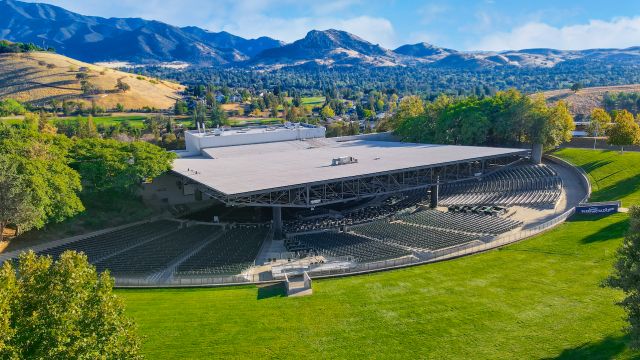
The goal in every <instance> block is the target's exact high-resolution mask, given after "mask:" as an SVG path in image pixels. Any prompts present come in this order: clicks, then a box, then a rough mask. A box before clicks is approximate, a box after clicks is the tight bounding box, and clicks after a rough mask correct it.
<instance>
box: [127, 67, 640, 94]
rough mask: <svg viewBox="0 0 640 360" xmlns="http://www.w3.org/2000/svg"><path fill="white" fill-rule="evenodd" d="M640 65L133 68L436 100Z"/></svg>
mask: <svg viewBox="0 0 640 360" xmlns="http://www.w3.org/2000/svg"><path fill="white" fill-rule="evenodd" d="M638 69H639V66H638V65H637V64H634V63H633V61H628V62H618V63H616V64H610V63H606V62H604V61H598V60H593V59H592V60H589V61H586V60H570V61H565V62H563V63H560V64H558V65H556V66H554V67H552V68H529V67H514V66H499V67H493V68H481V69H474V68H467V69H465V68H462V69H461V68H448V67H433V66H412V67H384V68H363V67H350V68H335V69H333V68H323V67H317V68H304V67H292V68H282V69H279V70H273V71H261V70H251V69H243V68H223V67H208V68H195V67H194V68H189V69H187V70H180V71H176V70H172V69H167V68H161V67H147V68H144V69H139V68H138V69H131V70H132V71H137V72H140V73H144V74H146V75H150V76H154V77H163V78H169V79H173V80H176V81H179V82H181V83H184V84H190V85H198V84H213V85H216V86H224V87H230V88H244V89H253V90H257V91H259V90H265V89H274V88H278V89H280V90H281V91H291V90H296V91H298V92H300V93H302V94H304V95H312V94H314V93H318V92H322V91H324V90H325V89H329V88H337V89H349V90H350V91H356V92H357V91H360V92H364V91H367V90H371V89H378V90H382V89H393V90H394V91H397V92H398V94H400V95H416V94H417V95H420V96H423V97H426V98H429V99H433V98H435V97H437V96H438V95H440V94H443V93H444V94H448V95H452V96H461V95H465V96H471V95H475V96H484V95H493V94H494V93H496V92H497V91H499V90H507V89H510V88H516V89H518V90H520V91H523V92H526V93H533V92H538V91H543V90H551V89H563V88H570V87H571V86H572V85H573V84H576V83H577V84H580V85H581V86H584V87H589V86H610V85H623V84H632V83H638V82H640V71H638Z"/></svg>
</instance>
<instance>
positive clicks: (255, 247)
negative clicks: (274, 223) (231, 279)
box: [176, 225, 269, 275]
mask: <svg viewBox="0 0 640 360" xmlns="http://www.w3.org/2000/svg"><path fill="white" fill-rule="evenodd" d="M268 232H269V228H267V227H264V226H259V225H246V226H238V227H236V228H234V229H231V230H229V231H227V232H225V233H224V234H223V235H222V236H220V237H217V238H215V239H213V240H212V241H211V242H210V243H209V244H207V245H205V246H204V247H203V248H202V249H200V250H199V251H198V252H197V253H195V254H193V255H191V256H190V257H189V258H188V259H186V260H185V261H184V262H182V263H181V264H180V265H179V266H178V268H177V271H176V274H178V275H213V274H215V275H220V274H224V275H227V274H239V273H241V272H242V271H243V270H245V269H246V268H247V267H249V266H251V265H252V264H253V261H254V260H255V258H256V257H257V256H258V251H259V250H260V247H261V246H262V242H263V241H264V239H265V237H266V236H267V233H268Z"/></svg>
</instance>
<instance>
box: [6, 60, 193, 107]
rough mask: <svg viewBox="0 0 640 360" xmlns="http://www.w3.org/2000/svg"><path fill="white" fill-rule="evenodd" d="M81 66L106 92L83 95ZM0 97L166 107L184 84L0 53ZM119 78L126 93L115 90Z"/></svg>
mask: <svg viewBox="0 0 640 360" xmlns="http://www.w3.org/2000/svg"><path fill="white" fill-rule="evenodd" d="M81 68H87V69H89V72H88V81H89V82H91V83H92V84H94V85H96V86H97V87H98V88H100V89H104V90H108V91H112V92H110V93H106V94H99V95H93V96H90V97H87V96H84V95H83V94H82V91H81V87H80V81H79V80H78V79H77V78H76V75H77V74H78V72H79V70H80V69H81ZM0 69H2V71H1V72H0V98H7V97H10V98H15V99H17V100H19V101H22V102H32V103H35V104H44V103H47V102H48V101H50V100H52V99H57V100H62V99H68V100H78V101H83V102H86V103H87V104H90V103H91V101H92V100H95V101H96V103H97V104H98V105H100V106H104V107H105V108H107V109H112V108H114V107H115V106H116V104H118V103H120V104H122V105H124V107H125V108H126V109H141V108H143V107H145V106H148V107H153V108H157V109H166V108H169V107H171V106H172V105H173V104H174V103H175V99H176V98H178V97H179V96H178V94H177V93H178V91H181V90H183V86H181V85H178V84H175V83H172V82H169V81H159V80H155V79H151V78H147V77H144V76H138V75H135V74H130V73H125V72H122V71H118V70H113V69H108V68H104V67H99V66H95V65H91V64H87V63H83V62H81V61H77V60H74V59H71V58H68V57H65V56H62V55H58V54H53V53H47V52H30V53H20V54H0ZM118 79H120V80H121V81H122V82H124V83H126V84H128V85H130V86H131V89H130V90H129V91H126V92H124V93H123V92H115V91H113V90H114V89H115V86H116V83H117V81H118Z"/></svg>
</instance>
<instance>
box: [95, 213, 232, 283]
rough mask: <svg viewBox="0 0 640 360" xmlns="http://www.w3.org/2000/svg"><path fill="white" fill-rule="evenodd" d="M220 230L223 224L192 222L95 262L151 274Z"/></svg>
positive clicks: (124, 272) (125, 273)
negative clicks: (195, 223)
mask: <svg viewBox="0 0 640 360" xmlns="http://www.w3.org/2000/svg"><path fill="white" fill-rule="evenodd" d="M217 231H221V228H220V227H217V226H207V225H196V226H191V227H188V228H186V229H183V230H180V231H177V232H172V233H170V234H167V235H164V236H161V237H159V238H157V239H154V240H152V241H149V242H146V243H144V244H141V245H140V246H136V247H134V248H131V249H129V250H127V251H125V252H123V253H120V254H118V255H117V256H112V257H110V258H107V259H105V260H103V261H99V262H98V263H96V264H95V265H96V268H97V269H98V270H99V271H103V270H106V269H109V270H111V273H112V274H114V275H121V276H141V275H151V274H153V273H155V272H158V271H160V270H163V269H165V268H166V267H167V266H168V265H169V264H170V263H171V262H172V261H174V260H176V259H179V258H180V257H181V256H184V255H186V253H187V252H188V251H189V250H191V249H193V248H195V247H196V246H197V245H198V244H202V243H204V242H205V241H206V240H208V239H209V238H210V237H211V236H214V233H215V232H217Z"/></svg>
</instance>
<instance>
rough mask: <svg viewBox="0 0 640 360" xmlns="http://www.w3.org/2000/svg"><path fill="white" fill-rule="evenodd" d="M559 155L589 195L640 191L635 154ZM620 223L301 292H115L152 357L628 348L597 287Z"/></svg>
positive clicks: (595, 221)
mask: <svg viewBox="0 0 640 360" xmlns="http://www.w3.org/2000/svg"><path fill="white" fill-rule="evenodd" d="M559 155H560V156H563V157H565V158H567V159H569V160H571V161H573V162H575V163H577V164H581V165H584V167H585V170H587V171H588V172H589V173H590V175H591V177H592V179H594V182H596V183H597V184H596V186H594V194H593V198H594V199H599V200H604V199H608V198H621V199H623V201H625V202H635V201H636V199H637V198H638V197H640V195H639V194H638V193H639V192H638V191H637V189H636V188H635V187H631V188H630V189H629V188H628V186H627V184H628V183H629V182H631V181H632V180H631V179H634V178H640V168H638V167H637V166H635V167H630V166H629V164H630V163H632V162H634V161H636V160H635V158H634V156H635V154H625V155H623V156H617V155H618V154H617V153H615V152H592V151H589V150H562V151H561V152H560V153H559ZM636 163H637V162H636ZM607 175H610V176H607ZM624 189H628V190H624ZM626 228H627V217H626V215H624V214H617V215H612V216H609V217H604V218H597V217H584V218H582V217H575V218H573V219H572V220H571V221H569V222H567V223H565V224H563V225H561V226H560V227H558V228H557V229H555V230H552V231H550V232H547V233H545V234H543V235H541V236H538V237H536V238H533V239H529V240H526V241H523V242H520V243H517V244H514V245H511V246H507V247H504V248H501V249H497V250H494V251H490V252H487V253H483V254H479V255H475V256H470V257H465V258H460V259H456V260H452V261H447V262H442V263H437V264H431V265H425V266H418V267H413V268H409V269H403V270H398V271H390V272H383V273H377V274H372V275H366V276H356V277H348V278H341V279H331V280H320V281H315V282H314V294H313V295H312V296H311V297H306V298H285V297H283V296H282V290H280V289H277V288H275V289H274V288H260V289H259V288H256V287H253V286H246V287H240V288H222V289H191V290H187V289H176V290H130V291H125V290H120V291H118V293H119V294H120V295H121V296H122V297H123V298H124V299H125V301H126V303H127V306H128V312H129V314H130V315H131V316H133V318H134V319H135V320H136V321H137V323H138V324H139V326H140V331H141V333H142V334H143V335H145V336H146V340H145V343H144V352H145V353H146V355H147V356H148V357H149V358H150V359H171V358H183V359H187V358H189V359H196V358H211V357H215V358H249V357H253V358H301V357H313V358H380V359H388V358H398V359H405V358H438V359H441V358H456V359H457V358H474V359H478V358H483V359H514V358H517V359H533V358H551V357H554V358H555V357H557V358H563V359H585V358H589V359H610V358H635V357H638V356H640V354H638V353H632V352H630V351H629V350H627V349H626V345H625V344H626V339H625V337H624V335H623V332H622V330H621V329H622V327H623V326H624V322H623V320H622V318H623V315H624V314H623V311H622V310H621V309H620V308H619V307H617V306H616V305H615V304H614V303H615V302H616V301H617V300H619V299H620V298H621V296H622V294H621V293H620V292H618V291H615V290H612V289H608V288H602V287H601V286H600V283H601V281H602V280H603V279H604V278H605V277H606V276H607V275H608V274H609V273H610V272H611V267H612V263H613V260H614V256H615V251H616V249H617V248H618V247H619V245H620V244H621V241H622V236H623V234H624V232H625V230H626Z"/></svg>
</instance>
